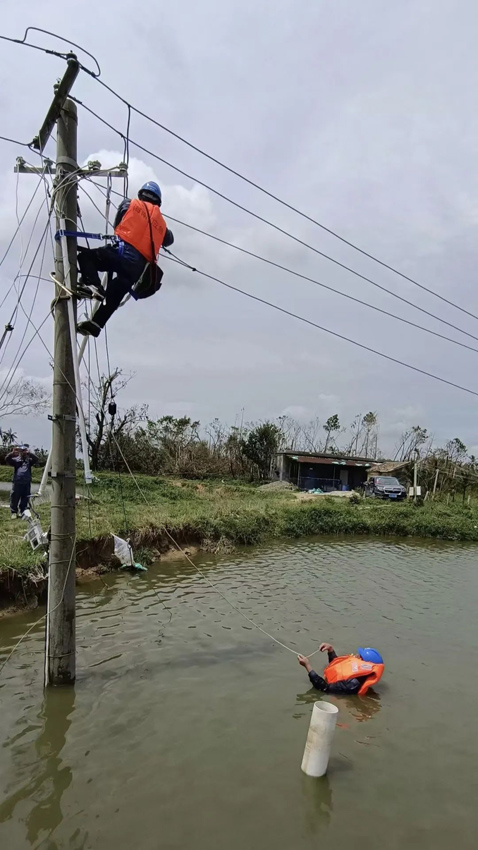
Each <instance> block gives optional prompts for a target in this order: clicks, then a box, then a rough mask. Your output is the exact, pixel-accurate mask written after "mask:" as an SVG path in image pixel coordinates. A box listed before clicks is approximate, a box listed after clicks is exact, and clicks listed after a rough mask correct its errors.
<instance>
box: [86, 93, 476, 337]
mask: <svg viewBox="0 0 478 850" xmlns="http://www.w3.org/2000/svg"><path fill="white" fill-rule="evenodd" d="M72 100H74V101H75V103H77V104H79V106H82V107H83V109H85V110H86V111H87V112H89V113H90V114H91V115H93V116H94V117H95V118H96V119H97V120H98V121H100V122H101V123H102V124H104V125H105V126H106V127H108V128H109V129H110V130H112V132H113V133H116V135H118V136H119V137H120V138H121V139H123V140H124V138H125V136H124V134H123V133H122V132H121V130H119V129H118V128H117V127H114V126H113V125H112V124H110V123H109V121H107V120H106V119H105V118H102V117H101V115H98V113H97V112H95V111H94V110H93V109H91V108H90V107H89V106H86V105H85V104H84V103H83V102H82V101H80V100H78V99H77V98H75V97H72ZM128 141H129V144H130V145H134V147H136V148H138V149H139V150H141V151H143V152H144V153H146V154H148V155H149V156H151V157H153V159H156V160H158V162H161V163H163V165H167V166H168V167H169V168H172V169H173V170H174V171H176V172H177V173H178V174H181V175H182V176H183V177H186V178H187V179H188V180H192V181H193V182H194V183H198V184H199V185H200V186H204V188H205V189H208V190H209V191H210V192H212V193H213V194H214V195H217V196H218V197H219V198H222V200H224V201H227V202H228V203H229V204H231V205H232V206H234V207H236V208H237V209H240V210H242V211H243V212H245V213H247V214H248V215H250V216H252V217H253V218H255V219H257V220H258V221H261V222H262V223H263V224H267V225H268V226H269V227H272V228H273V229H274V230H276V231H277V232H278V233H281V234H282V235H283V236H286V237H287V238H288V239H292V241H293V242H296V243H297V244H299V245H302V246H303V247H304V248H309V250H311V251H313V252H314V253H315V254H318V255H319V256H321V257H323V258H325V259H326V260H330V262H332V263H334V264H335V265H336V266H339V267H340V268H342V269H344V270H345V271H348V272H350V273H351V274H353V275H355V276H356V277H358V278H360V279H361V280H365V281H366V282H367V283H370V284H372V286H375V287H376V288H377V289H380V290H381V291H382V292H386V293H387V294H388V295H392V296H393V298H396V299H397V300H398V301H402V302H403V303H404V304H408V306H409V307H413V308H414V309H415V310H419V311H420V312H421V313H424V314H425V315H426V316H430V318H432V319H435V320H436V321H437V322H442V324H444V325H447V326H448V327H450V328H453V330H455V331H458V332H459V333H462V334H464V335H465V336H468V337H470V338H471V339H474V340H478V337H477V336H475V335H474V334H472V333H470V332H469V331H465V330H464V329H463V328H460V327H459V326H458V325H454V324H453V323H452V322H448V321H447V320H446V319H442V318H441V317H440V316H437V315H435V313H432V312H431V311H430V310H426V309H425V308H424V307H420V306H419V305H418V304H415V303H414V302H413V301H410V300H409V299H408V298H404V297H403V296H402V295H398V293H396V292H394V291H393V290H391V289H387V287H386V286H383V285H382V284H380V283H377V282H376V281H374V280H372V279H371V278H369V277H367V276H366V275H363V274H361V273H360V272H358V271H356V270H355V269H353V268H351V267H350V266H347V265H345V264H344V263H341V262H340V261H339V260H336V259H334V258H333V257H330V256H329V255H328V254H325V253H324V252H323V251H319V249H318V248H315V247H314V246H313V245H310V244H309V243H308V242H305V241H304V240H303V239H300V238H299V237H298V236H294V235H293V234H292V233H289V232H288V231H287V230H284V228H282V227H279V225H278V224H274V223H273V222H272V221H269V219H267V218H264V216H261V215H259V214H258V213H255V212H253V211H252V210H250V209H248V208H247V207H245V206H243V205H242V204H240V203H238V202H237V201H234V200H233V199H232V198H229V197H228V196H227V195H224V194H223V193H222V192H220V191H219V190H218V189H214V188H213V187H212V186H210V185H209V184H208V183H205V182H204V181H203V180H199V179H198V178H196V177H194V176H193V175H192V174H189V173H188V172H187V171H184V170H183V169H182V168H179V167H178V166H176V165H173V163H171V162H169V161H168V160H167V159H164V157H162V156H159V154H157V153H155V152H154V151H151V150H149V148H146V147H145V146H144V145H142V144H140V143H139V142H136V141H134V139H132V138H131V137H130V138H129V140H128ZM470 315H471V316H472V317H473V318H478V317H477V316H474V315H473V314H470Z"/></svg>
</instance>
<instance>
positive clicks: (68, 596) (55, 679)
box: [0, 53, 128, 685]
mask: <svg viewBox="0 0 478 850" xmlns="http://www.w3.org/2000/svg"><path fill="white" fill-rule="evenodd" d="M79 71H80V65H79V62H78V60H77V58H76V56H75V55H74V54H73V53H69V54H68V57H67V68H66V71H65V73H64V75H63V77H62V79H61V80H60V81H59V82H58V84H57V85H56V86H55V89H54V91H55V94H54V97H53V100H52V102H51V104H50V107H49V109H48V112H47V115H46V118H45V120H44V122H43V125H42V127H41V129H40V132H39V133H38V136H35V138H34V139H33V142H32V147H34V148H36V149H37V150H38V151H40V152H41V153H42V152H43V151H44V149H45V146H46V144H47V142H48V139H49V138H50V135H51V132H52V130H53V128H54V126H55V123H56V128H57V161H56V167H55V168H54V169H53V168H52V166H53V163H52V162H51V160H49V159H47V158H46V157H44V159H43V161H42V166H41V168H37V167H36V166H30V165H27V164H26V163H25V161H24V160H23V159H22V158H21V157H19V158H18V159H17V164H16V167H15V171H16V172H17V173H20V174H45V173H48V174H55V183H54V202H55V214H56V229H57V231H58V230H60V231H61V230H65V229H66V230H67V231H72V232H75V233H76V231H77V209H78V199H77V183H78V177H79V176H89V175H91V174H93V175H95V176H101V177H103V176H104V177H107V179H108V181H111V178H112V177H121V178H122V179H124V177H125V175H126V174H127V173H128V171H127V165H126V164H125V163H120V164H119V166H118V167H117V168H109V169H106V170H103V169H102V168H101V164H100V163H98V162H89V163H88V165H87V167H86V168H83V169H80V168H79V167H78V165H77V130H78V116H77V109H76V106H75V104H74V102H73V101H72V100H69V99H68V95H69V93H70V91H71V89H72V86H73V84H74V82H75V80H76V78H77V76H78V74H79ZM108 185H109V186H110V182H109V183H108ZM65 240H66V245H65ZM67 256H68V264H67V263H66V257H67ZM76 259H77V241H76V236H68V237H65V236H64V237H62V238H61V239H57V240H56V244H55V278H56V280H57V281H58V283H57V285H56V289H55V302H54V305H55V306H54V319H55V331H54V333H55V337H54V365H53V403H52V408H53V409H52V415H51V417H49V418H50V419H51V420H52V447H51V450H50V454H49V455H48V461H47V464H46V467H45V470H44V473H43V477H42V483H41V488H40V489H41V490H43V487H44V486H45V484H46V481H47V478H48V474H49V470H50V468H51V486H52V496H51V540H50V563H49V578H48V602H47V617H46V642H45V685H71V684H73V683H74V681H75V675H76V645H75V617H76V613H75V608H76V604H75V576H76V545H75V544H76V524H75V495H76V486H75V485H76V410H77V409H78V411H79V414H80V415H79V421H80V431H81V425H82V422H83V421H84V419H83V411H82V407H81V388H80V386H79V385H78V383H79V361H80V360H81V357H82V356H83V352H84V349H85V345H86V339H85V340H84V341H83V342H82V346H81V349H80V353H79V356H78V355H77V352H76V350H75V347H76V332H75V329H76ZM66 265H68V268H66ZM66 290H70V291H71V292H72V293H73V295H72V296H71V297H70V295H69V294H68V292H67V291H66ZM11 330H12V328H11V326H10V325H7V326H5V330H4V333H3V336H2V338H1V341H0V345H1V342H3V340H4V339H5V337H6V335H7V333H8V332H10V331H11ZM75 372H76V375H77V379H78V380H77V381H75ZM83 451H84V452H85V447H84V449H83ZM86 467H87V464H86V461H85V480H88V479H87V477H86Z"/></svg>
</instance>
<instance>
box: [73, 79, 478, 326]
mask: <svg viewBox="0 0 478 850" xmlns="http://www.w3.org/2000/svg"><path fill="white" fill-rule="evenodd" d="M84 70H85V69H84ZM95 79H96V82H97V83H99V85H100V86H103V88H105V89H107V91H109V92H110V93H111V94H112V95H114V97H116V98H117V99H118V100H119V101H121V103H123V104H124V105H125V106H126V107H127V108H128V111H129V113H130V112H131V111H133V112H135V113H136V114H137V115H140V116H141V117H142V118H145V119H146V120H147V121H149V122H150V123H151V124H154V125H155V126H156V127H159V128H160V129H161V130H164V132H165V133H169V135H170V136H173V137H174V138H175V139H178V141H180V142H182V143H183V144H184V145H187V146H188V147H189V148H191V149H192V150H194V151H196V153H199V154H201V156H204V157H205V158H206V159H208V160H209V161H210V162H214V163H215V165H219V166H220V167H221V168H223V169H224V170H225V171H228V172H229V174H232V175H234V177H238V178H239V180H242V181H243V182H244V183H247V184H248V185H249V186H252V187H253V188H254V189H257V191H258V192H261V193H262V194H263V195H266V196H267V197H268V198H271V199H272V200H273V201H276V202H277V203H279V204H281V205H282V206H283V207H286V209H288V210H291V212H294V213H296V214H297V215H299V216H301V218H303V219H305V220H306V221H308V222H310V223H311V224H314V225H316V227H320V228H321V230H324V231H325V232H326V233H329V234H330V235H331V236H334V237H335V239H338V240H339V241H340V242H343V244H344V245H348V246H349V248H353V249H354V250H355V251H358V252H359V253H360V254H362V255H363V256H364V257H367V258H368V259H369V260H373V262H375V263H378V264H379V265H380V266H382V267H383V268H385V269H388V271H391V272H393V273H394V274H397V275H398V276H399V277H401V278H403V280H406V281H408V282H409V283H412V284H413V285H414V286H417V287H418V288H419V289H421V290H423V291H424V292H428V294H429V295H433V296H434V297H435V298H439V299H440V301H443V302H444V303H445V304H448V305H449V306H450V307H454V308H455V309H456V310H460V311H461V312H462V313H465V314H466V315H467V316H471V318H473V319H478V316H477V315H475V314H474V313H471V312H470V311H469V310H467V309H466V308H465V307H461V306H460V305H459V304H457V303H456V302H454V301H451V300H449V299H448V298H445V296H444V295H440V294H439V293H438V292H435V291H434V290H433V289H430V288H429V287H428V286H425V285H424V284H422V283H419V281H417V280H415V279H414V278H412V277H409V275H406V274H405V273H404V272H401V271H400V270H399V269H397V268H396V267H395V266H392V265H390V264H389V263H386V262H385V261H384V260H381V259H380V258H379V257H376V256H375V255H374V254H372V253H370V252H369V251H365V250H364V249H363V248H360V247H359V246H358V245H356V244H355V243H354V242H352V241H350V240H349V239H346V238H345V236H341V235H340V233H337V231H335V230H332V228H330V227H327V226H326V225H325V224H322V222H320V221H318V220H317V219H316V218H314V217H313V216H310V215H308V214H307V213H305V212H304V211H303V210H300V209H299V208H298V207H296V206H294V205H293V204H290V203H289V202H288V201H285V200H284V199H283V198H280V197H279V196H278V195H275V194H274V192H270V191H269V190H268V189H265V188H264V187H263V186H261V185H260V184H259V183H256V182H255V180H251V179H250V178H249V177H246V176H245V175H244V174H242V173H241V172H240V171H237V170H236V169H235V168H232V167H231V166H230V165H227V164H226V163H225V162H222V161H221V160H220V159H218V158H217V157H215V156H213V155H212V154H209V153H207V151H205V150H203V149H202V148H200V147H199V146H198V145H195V144H194V143H193V142H190V141H189V140H188V139H186V138H185V137H184V136H181V135H180V134H179V133H176V132H175V131H174V130H171V128H170V127H167V126H166V125H165V124H162V123H161V122H160V121H157V120H156V119H155V118H152V117H151V115H148V114H147V113H146V112H143V111H142V110H141V109H139V108H138V107H136V106H133V104H132V103H130V102H129V101H128V100H126V98H124V97H122V95H120V94H119V92H117V91H116V90H115V89H113V88H112V87H111V86H109V85H108V84H107V83H105V82H104V81H103V80H101V79H100V78H99V77H98V76H96V77H95ZM133 144H134V142H133ZM196 182H199V181H196ZM323 256H326V255H325V254H323ZM327 259H329V260H331V261H332V262H334V260H333V259H332V258H331V257H327ZM344 268H346V267H345V266H344Z"/></svg>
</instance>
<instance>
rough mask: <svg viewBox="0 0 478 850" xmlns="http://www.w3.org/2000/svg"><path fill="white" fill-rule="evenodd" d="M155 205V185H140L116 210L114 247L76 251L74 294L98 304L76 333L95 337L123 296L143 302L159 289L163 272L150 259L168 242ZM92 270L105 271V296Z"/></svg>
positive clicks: (167, 232)
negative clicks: (77, 269)
mask: <svg viewBox="0 0 478 850" xmlns="http://www.w3.org/2000/svg"><path fill="white" fill-rule="evenodd" d="M161 202H162V195H161V189H160V188H159V186H158V184H157V183H154V182H153V181H150V182H148V183H145V184H144V186H142V187H141V189H140V190H139V192H138V198H137V199H134V200H132V201H130V200H129V199H128V198H126V199H125V200H124V201H122V203H121V204H120V205H119V207H118V210H117V213H116V217H115V220H114V232H115V236H116V239H117V241H116V244H115V245H107V246H105V247H102V248H92V249H84V248H83V249H82V248H80V249H79V250H78V265H79V267H80V271H81V278H80V280H79V281H78V289H77V292H78V295H79V296H80V297H86V298H92V297H93V298H100V299H101V300H102V301H103V303H102V304H101V305H100V306H99V308H98V309H97V310H96V312H95V313H94V316H93V317H92V318H91V319H89V320H87V321H85V322H80V323H79V324H78V331H79V332H80V333H82V334H85V335H91V336H99V334H100V332H101V331H102V329H103V328H104V326H105V325H106V322H107V321H108V319H110V318H111V316H112V315H113V313H114V312H115V310H117V309H118V307H119V305H120V304H121V302H122V300H123V298H124V297H125V296H126V295H127V294H128V293H130V294H131V295H132V296H133V298H135V299H138V298H148V297H149V296H150V295H154V294H155V292H157V291H158V290H159V288H160V286H161V278H162V276H163V273H162V271H161V269H160V268H159V267H158V266H157V264H156V258H157V255H158V252H159V249H160V248H161V247H164V248H167V247H168V246H169V245H172V244H173V242H174V236H173V234H172V232H171V231H170V230H169V229H168V227H167V226H166V222H165V220H164V218H163V216H162V215H161V211H160V206H161ZM98 272H109V274H108V284H107V288H106V292H105V290H104V289H103V287H102V285H101V282H100V278H99V275H98ZM113 272H115V273H116V276H115V277H114V278H113Z"/></svg>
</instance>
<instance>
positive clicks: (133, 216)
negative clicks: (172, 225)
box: [115, 199, 167, 263]
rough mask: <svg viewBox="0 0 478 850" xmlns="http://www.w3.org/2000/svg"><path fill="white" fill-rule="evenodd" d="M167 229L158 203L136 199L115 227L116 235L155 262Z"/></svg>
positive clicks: (149, 261) (146, 258)
mask: <svg viewBox="0 0 478 850" xmlns="http://www.w3.org/2000/svg"><path fill="white" fill-rule="evenodd" d="M166 230H167V226H166V222H165V220H164V218H163V216H162V215H161V213H160V211H159V207H157V206H156V204H150V203H148V201H140V200H136V199H134V200H133V201H131V203H130V205H129V207H128V209H127V210H126V212H125V214H124V216H123V218H122V219H121V221H120V223H119V224H118V227H115V236H117V237H118V238H119V239H123V241H124V242H128V244H129V245H132V246H133V248H136V250H137V251H139V253H140V254H142V255H143V257H144V258H145V260H147V262H148V263H155V262H156V257H157V255H158V252H159V249H160V248H161V245H162V244H163V239H164V235H165V233H166ZM153 246H154V247H153ZM153 251H154V254H153Z"/></svg>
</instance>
